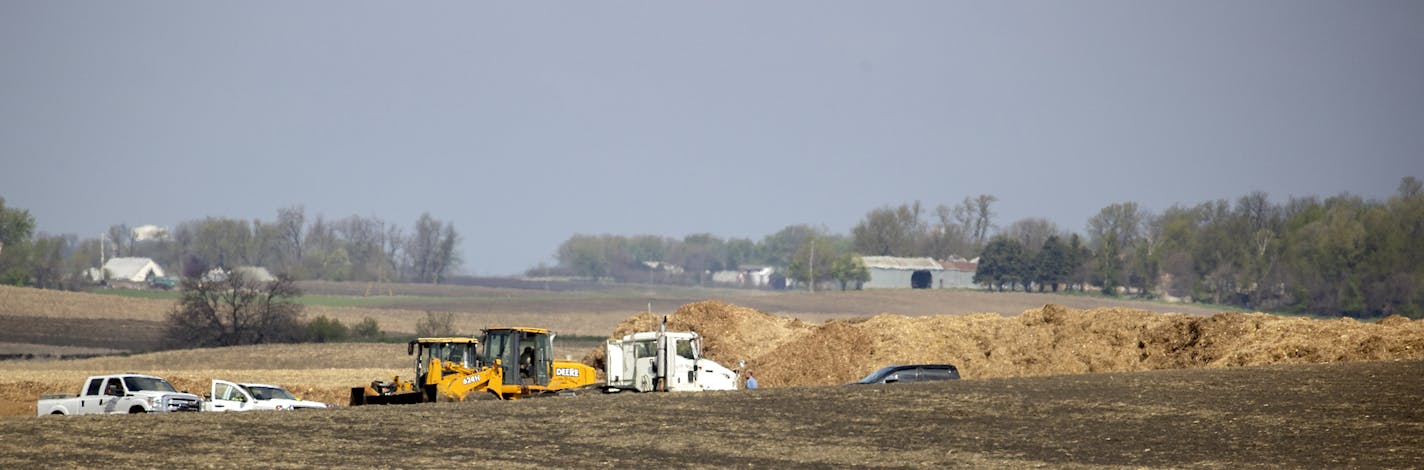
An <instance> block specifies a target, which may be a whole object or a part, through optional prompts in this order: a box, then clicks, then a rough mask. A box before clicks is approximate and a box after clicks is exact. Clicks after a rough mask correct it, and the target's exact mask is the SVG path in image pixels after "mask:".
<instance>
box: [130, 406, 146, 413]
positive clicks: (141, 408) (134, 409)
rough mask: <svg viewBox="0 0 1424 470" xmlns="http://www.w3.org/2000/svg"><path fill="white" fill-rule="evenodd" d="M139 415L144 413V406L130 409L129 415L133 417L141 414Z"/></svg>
mask: <svg viewBox="0 0 1424 470" xmlns="http://www.w3.org/2000/svg"><path fill="white" fill-rule="evenodd" d="M139 413H144V410H143V407H142V406H135V407H133V408H129V414H131V415H132V414H139Z"/></svg>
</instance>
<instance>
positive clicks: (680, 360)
mask: <svg viewBox="0 0 1424 470" xmlns="http://www.w3.org/2000/svg"><path fill="white" fill-rule="evenodd" d="M664 323H666V320H664ZM606 353H607V354H606V356H605V357H606V359H607V362H606V365H605V368H604V371H605V372H606V373H605V374H604V375H605V377H606V379H607V383H606V385H605V387H604V389H605V390H606V391H609V392H616V391H620V390H633V391H639V392H651V391H673V392H700V391H703V390H736V389H737V372H736V371H733V370H731V369H728V368H726V367H723V366H722V365H721V364H718V363H716V362H713V361H711V360H709V359H704V358H702V337H701V336H698V335H697V333H696V332H692V331H662V330H661V329H660V330H659V331H644V332H639V333H633V334H631V335H627V336H624V337H623V339H621V340H610V341H608V343H607V345H606Z"/></svg>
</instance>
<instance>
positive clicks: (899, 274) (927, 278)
mask: <svg viewBox="0 0 1424 470" xmlns="http://www.w3.org/2000/svg"><path fill="white" fill-rule="evenodd" d="M860 261H861V263H863V264H865V270H866V271H868V272H869V273H870V281H868V282H866V283H865V284H864V285H862V286H861V287H863V288H866V289H909V288H914V289H929V288H932V287H935V286H937V285H939V279H940V277H941V276H942V275H943V273H944V266H943V265H941V264H940V263H939V262H938V261H935V260H934V259H933V258H899V257H895V256H862V257H860ZM971 277H972V276H971Z"/></svg>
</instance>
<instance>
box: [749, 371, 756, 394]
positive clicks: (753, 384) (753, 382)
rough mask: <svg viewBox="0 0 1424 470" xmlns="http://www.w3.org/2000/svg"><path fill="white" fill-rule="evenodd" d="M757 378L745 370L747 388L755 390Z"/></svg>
mask: <svg viewBox="0 0 1424 470" xmlns="http://www.w3.org/2000/svg"><path fill="white" fill-rule="evenodd" d="M756 388H757V380H756V377H753V376H752V371H747V390H756Z"/></svg>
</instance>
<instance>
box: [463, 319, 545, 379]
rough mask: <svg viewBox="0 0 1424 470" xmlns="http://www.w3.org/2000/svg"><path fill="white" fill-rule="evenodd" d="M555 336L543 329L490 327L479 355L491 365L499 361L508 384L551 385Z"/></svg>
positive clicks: (485, 362) (483, 339)
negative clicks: (550, 377) (550, 376)
mask: <svg viewBox="0 0 1424 470" xmlns="http://www.w3.org/2000/svg"><path fill="white" fill-rule="evenodd" d="M553 336H554V334H553V333H551V332H550V331H549V330H546V329H543V328H490V329H487V330H485V334H484V337H483V338H482V339H481V341H482V342H483V343H484V346H485V347H484V351H483V352H482V353H481V354H480V357H479V358H480V361H481V362H483V363H484V364H488V365H490V366H493V365H494V363H495V361H496V360H498V361H499V363H500V367H501V368H502V369H503V371H502V372H503V373H504V377H505V378H504V382H505V383H508V384H519V385H539V386H545V385H549V375H550V373H551V372H552V369H553V366H552V364H553V352H554V348H553Z"/></svg>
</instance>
